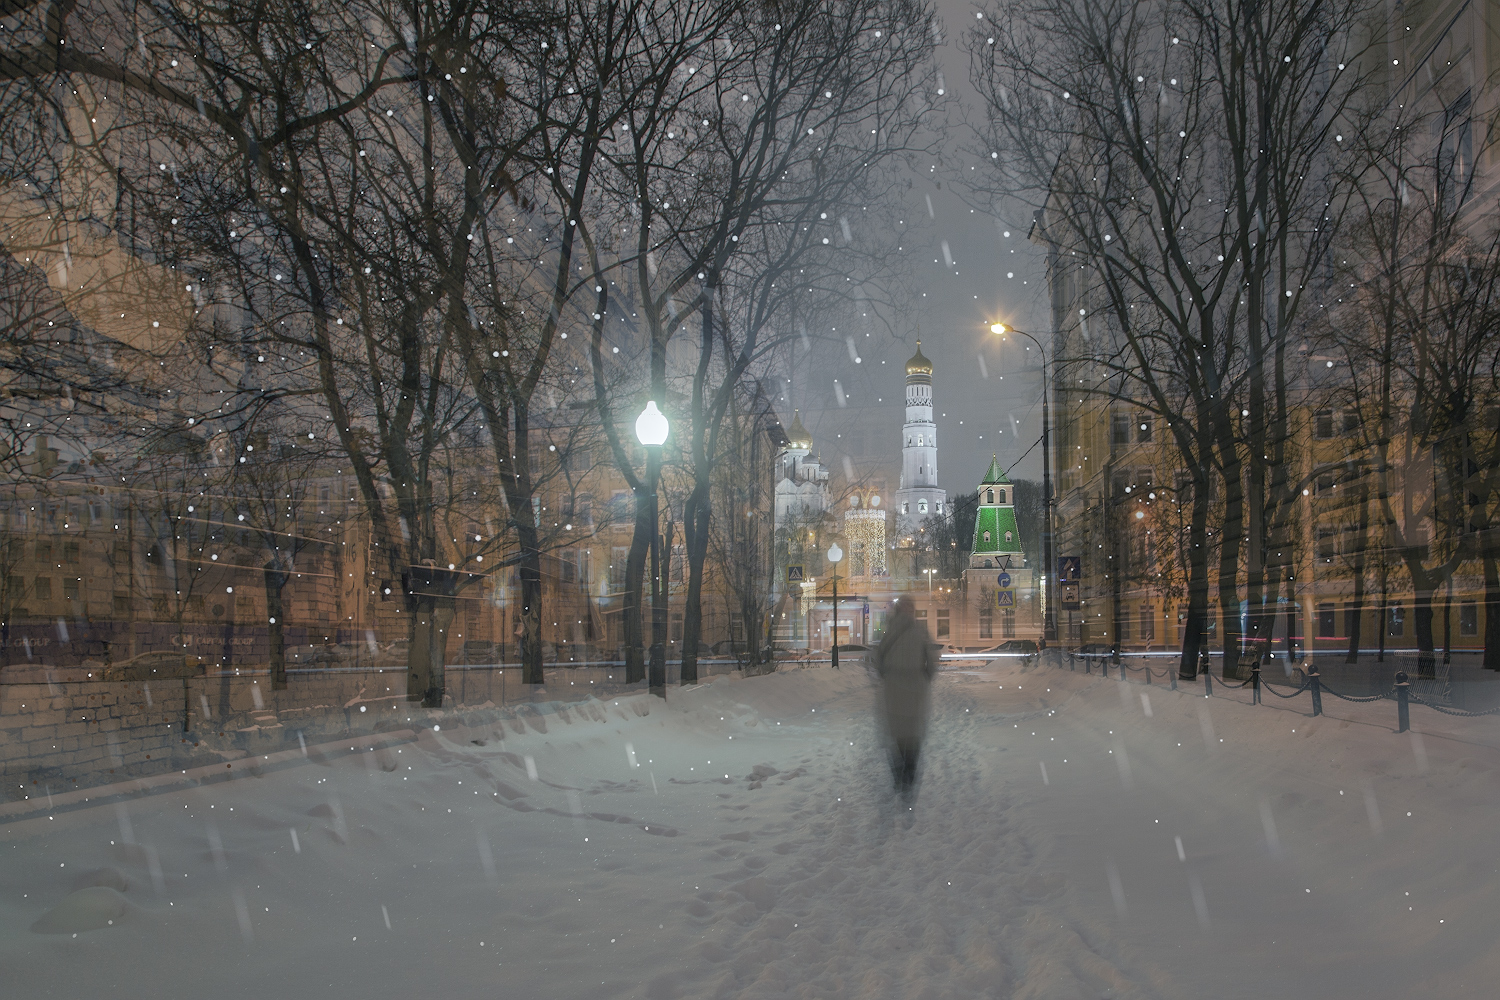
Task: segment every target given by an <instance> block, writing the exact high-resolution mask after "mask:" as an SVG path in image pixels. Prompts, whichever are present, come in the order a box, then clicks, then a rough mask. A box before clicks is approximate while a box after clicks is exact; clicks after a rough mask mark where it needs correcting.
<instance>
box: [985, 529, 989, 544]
mask: <svg viewBox="0 0 1500 1000" xmlns="http://www.w3.org/2000/svg"><path fill="white" fill-rule="evenodd" d="M984 541H985V544H986V545H988V544H989V541H990V533H989V531H985V533H984Z"/></svg>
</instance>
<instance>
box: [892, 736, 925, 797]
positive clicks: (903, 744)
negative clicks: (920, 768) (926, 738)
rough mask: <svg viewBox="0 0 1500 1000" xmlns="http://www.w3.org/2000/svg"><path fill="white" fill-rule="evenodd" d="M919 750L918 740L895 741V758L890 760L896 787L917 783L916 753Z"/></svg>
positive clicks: (902, 787)
mask: <svg viewBox="0 0 1500 1000" xmlns="http://www.w3.org/2000/svg"><path fill="white" fill-rule="evenodd" d="M921 750H922V744H921V743H920V742H919V741H918V740H915V739H904V740H897V741H896V759H895V760H894V761H893V762H892V770H893V771H894V772H895V777H896V787H897V788H899V789H906V788H910V787H912V786H913V785H915V784H916V783H917V754H919V753H920V752H921Z"/></svg>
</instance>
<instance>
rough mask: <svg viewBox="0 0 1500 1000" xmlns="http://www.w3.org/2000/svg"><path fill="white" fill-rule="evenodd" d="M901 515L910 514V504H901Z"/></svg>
mask: <svg viewBox="0 0 1500 1000" xmlns="http://www.w3.org/2000/svg"><path fill="white" fill-rule="evenodd" d="M901 513H903V514H910V513H911V504H909V503H905V502H903V503H902V504H901Z"/></svg>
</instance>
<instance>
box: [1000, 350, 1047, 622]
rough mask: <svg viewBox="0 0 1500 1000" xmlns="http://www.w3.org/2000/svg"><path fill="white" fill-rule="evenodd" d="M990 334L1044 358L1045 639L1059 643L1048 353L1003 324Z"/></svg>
mask: <svg viewBox="0 0 1500 1000" xmlns="http://www.w3.org/2000/svg"><path fill="white" fill-rule="evenodd" d="M990 332H991V333H993V334H995V335H996V336H998V337H1004V336H1006V335H1007V334H1012V333H1013V334H1015V335H1016V336H1018V337H1025V338H1026V339H1027V340H1029V341H1031V342H1032V343H1033V344H1035V345H1036V349H1037V350H1038V351H1040V352H1041V354H1042V603H1043V605H1044V608H1045V613H1044V614H1043V616H1042V636H1043V638H1045V639H1046V640H1047V641H1048V642H1056V641H1057V608H1056V597H1057V589H1056V587H1054V586H1053V574H1055V573H1056V572H1057V567H1056V566H1055V565H1054V560H1053V558H1052V419H1051V414H1050V413H1049V412H1048V410H1047V349H1046V348H1045V347H1043V346H1042V342H1041V341H1040V340H1037V339H1036V338H1035V337H1033V336H1032V335H1031V334H1029V333H1026V332H1025V331H1023V330H1017V329H1015V328H1013V327H1008V326H1006V325H1005V324H1004V323H991V324H990Z"/></svg>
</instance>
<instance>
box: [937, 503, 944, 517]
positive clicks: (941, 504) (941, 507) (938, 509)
mask: <svg viewBox="0 0 1500 1000" xmlns="http://www.w3.org/2000/svg"><path fill="white" fill-rule="evenodd" d="M937 512H938V513H939V514H941V513H942V512H943V501H941V500H939V501H938V502H937Z"/></svg>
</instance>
